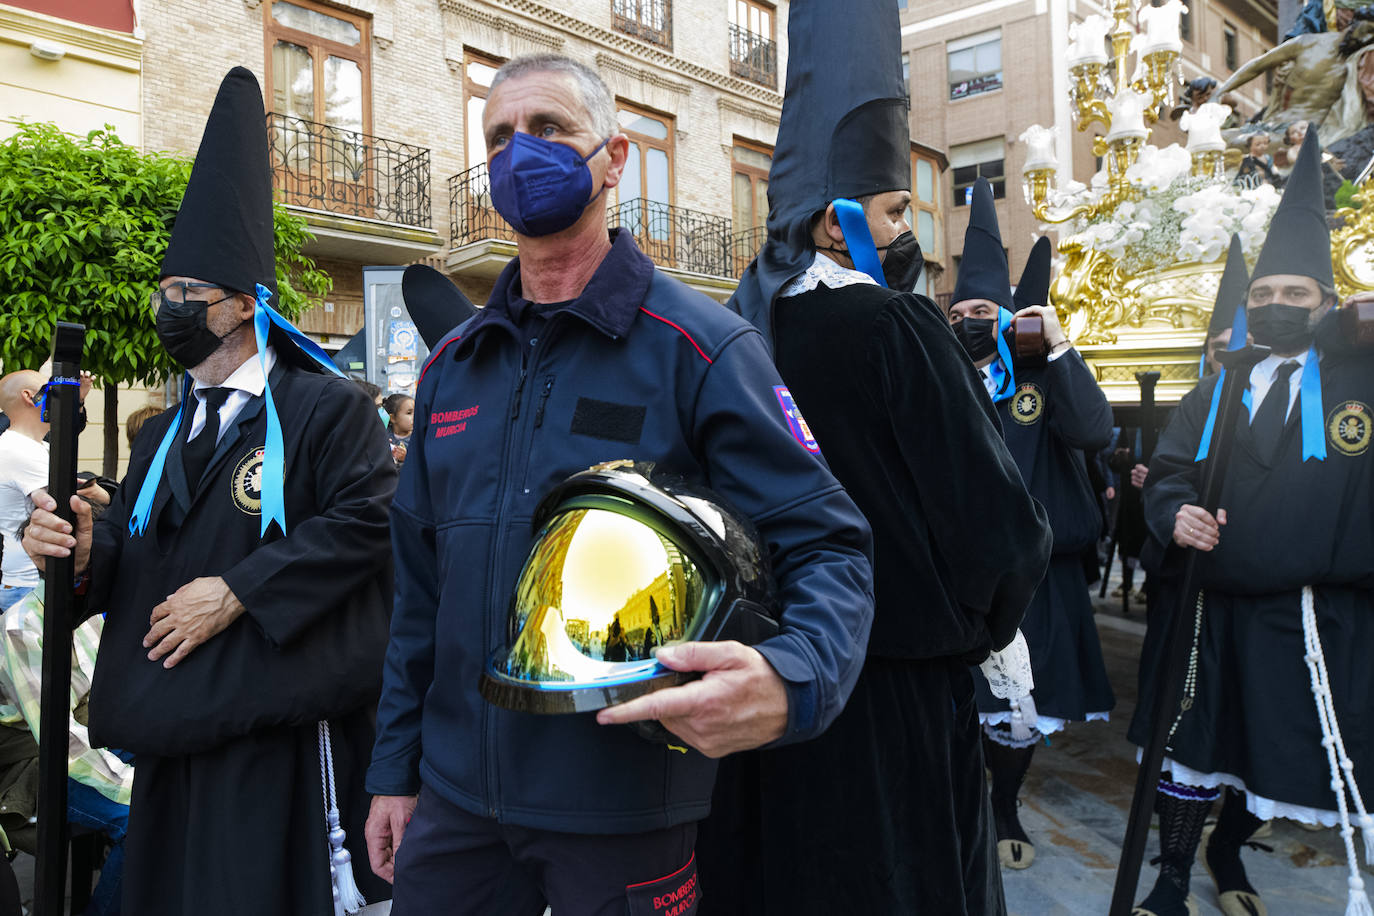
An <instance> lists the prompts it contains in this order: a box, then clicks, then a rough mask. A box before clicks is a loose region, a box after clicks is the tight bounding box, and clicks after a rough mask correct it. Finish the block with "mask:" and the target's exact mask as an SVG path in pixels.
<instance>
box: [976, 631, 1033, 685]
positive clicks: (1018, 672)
mask: <svg viewBox="0 0 1374 916" xmlns="http://www.w3.org/2000/svg"><path fill="white" fill-rule="evenodd" d="M978 667H979V668H980V669H981V670H982V672H983V676H984V677H985V678H987V679H988V689H990V690H991V691H992V695H993V696H995V697H997V698H998V699H1001V700H1019V699H1021V698H1022V697H1028V696H1030V693H1031V691H1032V690H1034V689H1035V676H1034V675H1033V674H1031V659H1030V649H1029V648H1028V647H1027V646H1026V637H1025V636H1023V635H1021V631H1020V630H1017V631H1016V638H1015V639H1013V640H1012V641H1011V642H1010V643H1009V644H1008V645H1007V647H1006V648H1005V649H1003V650H1002V651H1001V652H993V653H992V654H991V655H989V656H988V657H987V660H986V661H985V662H983V663H982V664H981V665H979V666H978Z"/></svg>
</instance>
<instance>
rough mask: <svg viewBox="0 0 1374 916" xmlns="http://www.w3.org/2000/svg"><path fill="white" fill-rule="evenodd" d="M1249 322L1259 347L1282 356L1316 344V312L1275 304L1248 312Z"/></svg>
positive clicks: (1247, 318)
mask: <svg viewBox="0 0 1374 916" xmlns="http://www.w3.org/2000/svg"><path fill="white" fill-rule="evenodd" d="M1245 320H1246V323H1247V324H1248V326H1249V330H1250V334H1251V336H1253V337H1254V338H1255V343H1257V344H1259V345H1261V346H1265V347H1271V348H1273V349H1274V350H1275V351H1276V352H1279V353H1296V352H1298V351H1300V350H1302V349H1303V348H1304V347H1306V346H1307V345H1308V344H1310V343H1311V342H1312V312H1311V310H1310V309H1305V308H1300V307H1299V306H1296V305H1280V304H1279V303H1277V302H1271V303H1269V304H1268V305H1260V306H1256V307H1255V308H1252V309H1248V310H1247V311H1246V312H1245Z"/></svg>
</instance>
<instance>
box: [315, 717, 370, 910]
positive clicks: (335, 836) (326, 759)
mask: <svg viewBox="0 0 1374 916" xmlns="http://www.w3.org/2000/svg"><path fill="white" fill-rule="evenodd" d="M319 736H320V782H321V784H322V787H323V789H324V812H325V814H324V817H325V825H326V826H327V827H328V829H329V883H330V885H331V887H332V888H333V891H334V916H349V914H351V913H356V912H358V911H359V910H361V909H362V908H363V907H365V906H367V898H366V897H364V896H363V895H362V892H361V891H359V890H358V882H357V881H356V880H355V879H354V878H353V856H352V854H351V853H349V851H348V850H347V849H344V839H345V834H344V829H343V827H341V826H340V825H339V803H338V800H337V799H336V798H335V795H334V747H333V745H332V744H331V743H330V740H329V723H328V722H325V721H324V720H320V723H319Z"/></svg>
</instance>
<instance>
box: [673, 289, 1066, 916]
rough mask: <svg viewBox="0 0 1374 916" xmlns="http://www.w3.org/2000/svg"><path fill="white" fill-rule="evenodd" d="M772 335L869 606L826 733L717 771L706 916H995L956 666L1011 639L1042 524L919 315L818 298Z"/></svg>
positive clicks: (873, 294)
mask: <svg viewBox="0 0 1374 916" xmlns="http://www.w3.org/2000/svg"><path fill="white" fill-rule="evenodd" d="M775 317H776V322H775V324H776V343H775V354H776V361H777V365H778V370H779V373H780V374H781V375H782V378H783V381H784V382H786V383H787V385H788V387H789V389H790V391H791V394H792V395H793V397H794V398H795V399H796V403H797V406H798V407H799V408H800V410H801V412H802V413H803V414H804V415H805V417H806V421H807V423H808V424H809V425H810V429H811V431H812V433H813V434H814V436H815V438H816V440H817V441H818V442H819V443H820V446H821V450H822V452H823V454H824V455H825V458H826V460H827V462H828V463H829V464H830V467H831V469H832V470H833V471H834V472H835V476H836V477H837V478H838V479H839V481H840V482H841V483H842V484H844V486H845V488H846V489H847V490H848V492H849V494H850V496H852V497H853V499H854V501H855V503H856V504H858V506H859V508H860V509H861V510H862V511H863V513H864V515H865V516H866V517H867V518H868V520H869V522H870V523H871V524H872V526H873V533H874V549H875V563H874V573H875V583H874V584H875V593H876V597H877V604H876V610H875V616H874V620H873V629H872V635H871V636H870V638H869V646H868V661H867V662H866V663H865V665H864V670H863V672H862V673H861V674H860V676H859V680H858V683H857V684H856V685H855V687H854V692H853V694H852V695H851V696H850V699H849V703H848V704H847V705H846V707H845V710H844V712H842V713H841V714H840V716H839V717H838V718H837V719H836V720H835V722H834V723H833V724H832V725H831V726H830V729H829V730H828V731H827V732H826V733H825V734H823V735H821V736H820V737H819V738H817V739H815V740H813V741H810V742H807V743H805V744H799V745H796V746H793V747H786V748H780V749H777V750H765V751H759V752H753V753H748V754H735V755H732V756H730V757H727V758H725V760H723V761H722V762H721V767H720V770H719V774H718V776H717V780H716V793H715V796H714V798H713V801H712V814H711V817H710V818H708V819H707V820H706V821H705V822H703V825H702V829H701V834H700V839H699V841H698V852H699V862H700V875H701V886H702V890H703V895H704V896H703V903H702V913H703V914H720V913H739V914H749V916H765V914H788V916H796V914H808V913H815V914H826V916H833V914H835V913H844V912H851V913H863V914H865V916H881V914H893V916H896V914H909V913H915V912H929V913H941V914H951V916H958V914H997V913H1003V912H1005V903H1004V901H1003V895H1002V883H1001V875H1000V871H999V868H998V863H997V856H996V851H995V841H994V838H993V834H992V830H991V818H990V811H989V809H988V800H987V799H988V796H987V788H986V785H985V783H984V776H983V758H982V749H981V745H980V743H979V731H978V718H977V710H976V708H975V706H974V701H973V680H972V676H971V675H970V674H969V670H968V664H969V663H971V662H977V661H979V660H981V659H982V658H983V657H985V656H986V655H987V652H988V650H989V648H991V647H994V646H995V647H998V648H1000V647H1001V646H1003V645H1005V644H1006V643H1007V642H1008V641H1009V640H1010V639H1011V637H1012V636H1013V635H1014V634H1015V631H1016V626H1017V624H1018V623H1019V622H1020V619H1021V614H1022V611H1023V610H1024V608H1025V606H1026V604H1027V602H1028V601H1029V600H1030V597H1031V594H1032V593H1033V592H1034V590H1035V587H1036V585H1037V584H1038V583H1039V581H1040V579H1041V577H1042V576H1043V574H1044V570H1045V563H1046V561H1047V559H1048V556H1049V551H1050V532H1049V528H1048V525H1047V523H1046V518H1045V514H1044V510H1043V509H1041V508H1040V507H1039V506H1038V505H1036V503H1035V502H1034V500H1032V499H1031V498H1030V495H1029V494H1028V493H1027V492H1026V488H1025V486H1024V484H1022V482H1021V475H1020V473H1019V472H1018V471H1017V470H1016V465H1015V463H1014V462H1013V461H1012V458H1011V455H1010V454H1009V453H1008V452H1007V448H1006V445H1005V443H1004V442H1003V441H1002V438H1001V434H1000V431H999V429H998V424H997V418H996V415H995V413H994V412H993V408H992V404H991V402H989V401H988V398H987V395H986V394H985V393H984V391H983V388H982V384H981V382H980V381H979V379H978V376H977V373H976V372H974V370H973V366H972V365H971V364H970V363H969V361H968V358H967V357H966V356H965V355H964V352H963V350H962V349H961V348H960V346H959V344H958V342H957V341H956V340H955V338H954V335H953V333H952V332H951V331H950V329H949V325H948V322H947V321H946V320H945V317H944V316H943V315H942V314H941V313H940V310H939V308H938V307H937V306H936V305H935V304H934V303H933V302H931V301H930V300H929V299H926V298H924V297H920V296H915V295H912V294H903V293H894V292H892V291H890V290H887V289H884V288H881V287H878V286H873V285H855V286H847V287H843V288H841V289H837V290H831V289H828V288H826V287H824V286H821V287H819V288H817V289H815V290H814V291H812V292H808V293H804V294H802V295H800V296H795V297H791V298H786V299H782V300H780V301H779V302H778V304H777V307H776V313H775Z"/></svg>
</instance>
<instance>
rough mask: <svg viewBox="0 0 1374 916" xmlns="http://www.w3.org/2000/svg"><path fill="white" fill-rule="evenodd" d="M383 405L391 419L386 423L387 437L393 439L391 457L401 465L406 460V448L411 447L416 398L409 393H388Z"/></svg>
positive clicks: (398, 465)
mask: <svg viewBox="0 0 1374 916" xmlns="http://www.w3.org/2000/svg"><path fill="white" fill-rule="evenodd" d="M382 407H383V408H384V409H385V410H386V412H387V416H389V417H390V418H391V419H390V420H389V421H388V422H387V424H386V432H387V437H388V438H390V440H391V457H392V458H394V459H395V460H396V466H397V467H400V466H401V465H402V464H404V463H405V460H406V449H408V448H409V447H410V432H411V430H413V429H414V428H415V399H414V398H412V397H411V396H410V395H408V394H391V395H387V398H386V400H385V401H383V402H382Z"/></svg>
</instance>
